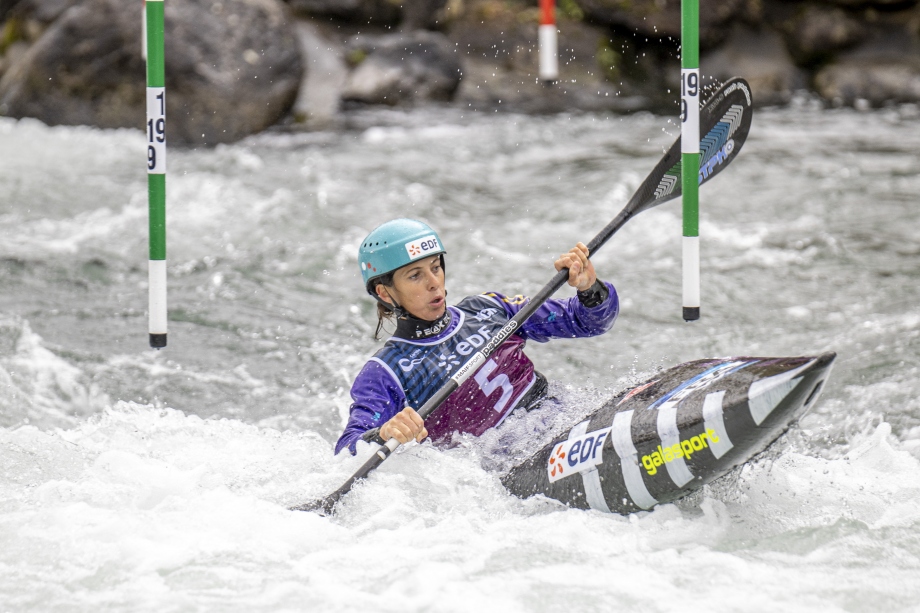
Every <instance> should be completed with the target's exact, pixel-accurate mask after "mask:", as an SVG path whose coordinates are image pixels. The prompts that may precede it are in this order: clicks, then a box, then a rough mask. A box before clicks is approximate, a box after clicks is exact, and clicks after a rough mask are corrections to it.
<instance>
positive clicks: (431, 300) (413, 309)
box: [377, 255, 447, 321]
mask: <svg viewBox="0 0 920 613" xmlns="http://www.w3.org/2000/svg"><path fill="white" fill-rule="evenodd" d="M377 295H378V296H380V298H381V299H383V300H385V301H387V302H390V303H392V302H393V299H394V298H395V299H396V302H397V303H398V304H399V305H400V306H401V307H402V308H404V309H406V310H407V311H409V313H410V314H412V316H413V317H417V318H418V319H424V320H425V321H433V320H435V319H438V318H439V317H441V316H442V315H443V314H444V310H445V309H446V308H447V302H446V301H445V296H446V292H445V291H444V269H443V268H441V256H440V255H433V256H431V257H427V258H425V259H423V260H418V261H416V262H412V263H411V264H409V265H408V266H403V267H402V268H400V269H399V270H397V271H396V272H395V273H394V274H393V285H392V286H390V287H387V286H385V285H378V286H377Z"/></svg>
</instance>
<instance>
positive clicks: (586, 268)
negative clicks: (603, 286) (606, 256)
mask: <svg viewBox="0 0 920 613" xmlns="http://www.w3.org/2000/svg"><path fill="white" fill-rule="evenodd" d="M554 265H555V266H556V270H562V269H563V268H568V269H569V285H571V286H572V287H574V288H575V289H577V290H578V291H580V292H583V291H585V290H586V289H588V288H590V287H591V286H592V285H594V282H595V281H597V273H595V272H594V264H592V263H591V260H589V259H588V248H587V247H585V246H584V244H583V243H578V244H577V245H575V246H574V247H572V249H570V250H569V252H568V253H563V254H562V255H560V256H559V259H558V260H556V261H555V262H554Z"/></svg>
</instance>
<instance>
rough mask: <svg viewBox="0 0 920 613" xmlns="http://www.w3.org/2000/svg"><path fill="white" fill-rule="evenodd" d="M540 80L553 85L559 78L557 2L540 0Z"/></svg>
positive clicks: (554, 0)
mask: <svg viewBox="0 0 920 613" xmlns="http://www.w3.org/2000/svg"><path fill="white" fill-rule="evenodd" d="M539 41H540V47H539V53H540V80H541V81H543V82H544V83H552V82H553V81H555V80H556V79H558V78H559V58H558V45H557V43H556V0H540V29H539Z"/></svg>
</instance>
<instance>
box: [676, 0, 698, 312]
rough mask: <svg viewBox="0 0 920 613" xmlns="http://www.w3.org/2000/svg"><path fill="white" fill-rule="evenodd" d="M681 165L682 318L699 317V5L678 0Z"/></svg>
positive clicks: (696, 2) (692, 1) (696, 0)
mask: <svg viewBox="0 0 920 613" xmlns="http://www.w3.org/2000/svg"><path fill="white" fill-rule="evenodd" d="M680 9H681V20H680V68H681V70H680V97H681V128H680V143H681V144H680V154H681V155H680V163H681V170H682V172H681V189H682V191H683V226H684V237H683V303H684V309H683V317H684V321H696V320H698V319H699V318H700V212H699V202H700V201H699V172H700V3H699V0H681V3H680Z"/></svg>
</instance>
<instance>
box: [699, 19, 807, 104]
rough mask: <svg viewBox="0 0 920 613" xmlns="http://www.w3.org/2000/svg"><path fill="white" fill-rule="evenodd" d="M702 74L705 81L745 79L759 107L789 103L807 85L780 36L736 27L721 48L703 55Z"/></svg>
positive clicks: (768, 31)
mask: <svg viewBox="0 0 920 613" xmlns="http://www.w3.org/2000/svg"><path fill="white" fill-rule="evenodd" d="M700 72H701V73H702V75H703V79H704V82H706V81H707V80H708V79H715V80H717V81H725V80H727V79H729V78H731V77H735V76H741V77H744V78H745V79H746V80H747V81H748V83H750V85H751V93H752V94H753V97H754V102H755V104H758V105H771V104H783V103H785V102H788V101H789V99H790V98H791V97H792V94H793V93H794V92H795V91H796V90H799V89H802V88H804V87H805V86H806V85H807V79H806V77H805V73H804V72H803V71H802V70H801V69H799V68H797V67H796V66H795V64H794V63H793V61H792V56H791V55H790V54H789V51H788V50H787V49H786V46H785V45H784V44H783V39H782V37H781V36H780V34H779V33H777V32H775V31H772V30H767V29H762V30H755V29H752V28H749V27H747V26H735V27H734V28H733V29H732V31H731V34H730V36H729V38H728V40H726V41H725V43H724V44H723V45H722V46H720V47H719V48H718V49H716V50H714V51H712V52H711V53H707V54H704V55H703V56H702V57H701V58H700Z"/></svg>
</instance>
